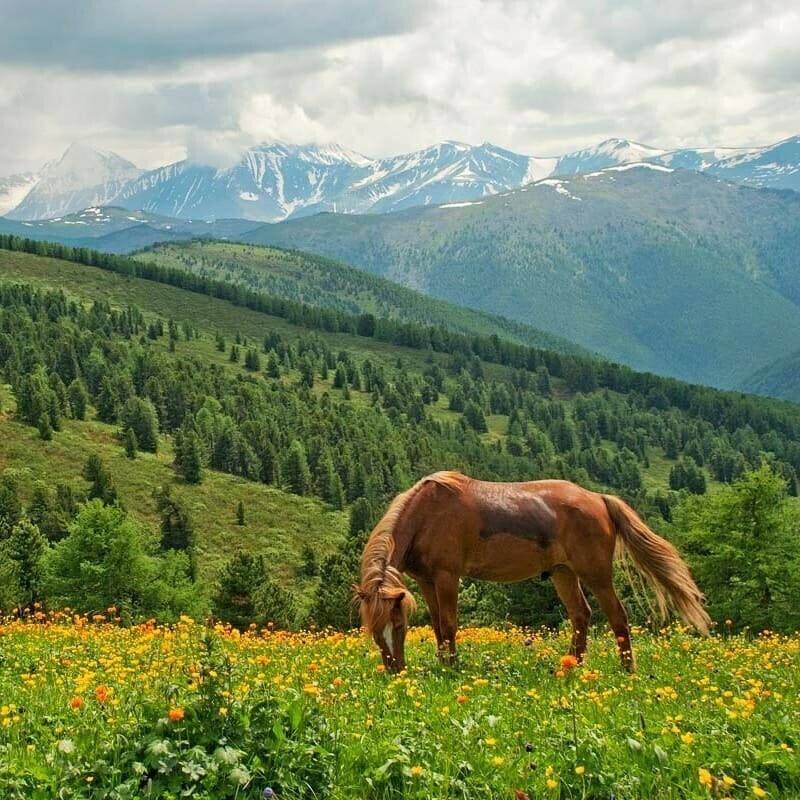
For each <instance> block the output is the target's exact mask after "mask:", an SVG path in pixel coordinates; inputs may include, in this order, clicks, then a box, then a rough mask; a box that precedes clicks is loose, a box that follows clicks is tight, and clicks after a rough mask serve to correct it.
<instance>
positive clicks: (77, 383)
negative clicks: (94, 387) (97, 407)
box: [67, 378, 89, 420]
mask: <svg viewBox="0 0 800 800" xmlns="http://www.w3.org/2000/svg"><path fill="white" fill-rule="evenodd" d="M67 398H68V399H69V406H70V409H71V411H72V416H73V418H74V419H80V420H83V419H86V406H87V405H88V404H89V393H88V392H87V391H86V384H85V383H84V382H83V381H82V380H81V379H80V378H76V379H75V380H74V381H72V383H71V384H70V385H69V387H68V388H67Z"/></svg>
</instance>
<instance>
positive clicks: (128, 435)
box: [122, 428, 139, 459]
mask: <svg viewBox="0 0 800 800" xmlns="http://www.w3.org/2000/svg"><path fill="white" fill-rule="evenodd" d="M122 446H123V447H124V448H125V455H126V456H127V457H128V458H130V459H134V458H136V453H137V451H138V450H139V446H138V443H137V441H136V434H135V433H134V432H133V428H125V432H124V433H123V434H122Z"/></svg>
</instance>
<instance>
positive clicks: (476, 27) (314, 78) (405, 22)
mask: <svg viewBox="0 0 800 800" xmlns="http://www.w3.org/2000/svg"><path fill="white" fill-rule="evenodd" d="M3 6H5V7H6V8H7V9H8V10H9V13H5V12H3V13H2V15H1V16H2V18H3V20H4V23H5V22H6V21H7V20H12V23H11V24H8V25H6V26H5V32H4V33H0V45H2V46H0V68H2V71H3V81H2V84H0V142H2V143H3V148H1V149H0V175H2V174H8V173H10V172H14V171H18V170H22V169H32V168H35V167H37V166H39V165H40V164H41V163H42V162H43V161H45V160H47V159H50V158H53V157H55V156H57V155H58V154H59V153H60V151H62V150H63V149H64V148H65V147H66V146H67V145H68V144H69V143H70V142H71V141H72V140H74V139H82V140H89V141H91V142H92V143H94V144H95V145H96V146H98V147H101V148H105V149H112V150H117V151H118V152H120V154H121V155H123V156H126V157H127V158H130V159H131V160H133V161H135V162H136V163H138V164H141V165H142V166H155V165H156V164H158V163H163V162H165V161H168V160H175V159H177V158H181V157H183V156H184V155H185V154H186V153H187V152H188V153H189V155H190V156H191V157H193V158H197V159H200V158H208V159H211V160H213V161H214V163H215V164H219V163H222V162H227V161H229V160H230V159H231V158H233V157H234V152H235V150H236V149H237V148H239V147H244V146H246V145H247V144H251V143H254V142H257V141H259V140H264V139H275V138H277V139H283V140H288V141H296V142H305V141H310V140H316V141H325V142H330V141H336V142H339V143H341V144H342V145H344V146H346V147H349V148H352V149H354V150H358V151H360V152H363V153H365V154H367V155H385V154H388V153H395V152H403V151H408V150H412V149H416V148H418V147H422V146H425V145H427V144H430V143H432V142H435V141H439V140H442V139H462V140H466V141H471V142H480V141H484V140H489V141H492V142H495V143H496V144H499V145H502V146H506V147H509V148H511V149H515V150H517V151H520V152H526V153H530V154H536V155H550V154H557V153H563V152H565V151H567V150H570V149H576V148H579V147H584V146H586V145H589V144H592V143H595V142H597V141H599V140H600V139H603V138H606V137H608V136H626V137H629V138H632V139H635V140H639V141H644V142H647V143H652V144H654V145H658V146H662V147H674V146H683V145H690V144H695V145H704V144H731V145H743V144H766V143H769V142H772V141H776V140H778V139H781V138H784V137H787V136H790V135H792V134H796V133H797V132H798V131H800V104H798V103H797V102H796V98H797V96H798V92H797V90H798V83H799V82H800V62H798V59H797V47H796V41H797V40H798V38H800V12H798V11H796V10H794V8H793V7H791V6H788V7H787V6H786V4H782V3H779V2H772V0H768V1H765V2H760V3H750V2H734V1H732V0H710V1H709V2H708V3H698V2H692V0H676V2H675V3H670V4H666V5H665V4H663V3H656V2H655V1H654V0H598V2H595V0H543V1H542V2H537V3H530V2H524V1H522V0H519V1H518V0H506V1H503V0H435V1H434V2H432V3H431V4H428V5H425V7H424V9H423V4H421V3H420V2H405V3H403V2H398V3H395V4H379V5H375V4H372V3H371V2H370V3H367V2H366V0H345V2H343V3H337V2H333V1H332V0H330V1H329V2H312V1H311V0H303V2H302V3H300V4H299V5H297V4H291V3H289V2H288V0H276V2H270V3H261V2H255V0H252V1H251V0H247V2H244V3H241V2H240V3H233V4H229V5H226V6H225V8H226V11H225V14H221V13H220V12H219V11H218V9H219V8H221V7H222V6H220V5H219V4H217V3H212V2H210V0H208V2H205V0H204V2H199V3H193V4H191V10H190V6H189V4H188V0H187V2H184V0H180V1H179V0H173V1H172V2H168V3H164V2H161V3H156V2H155V0H148V5H147V8H145V9H144V12H146V13H144V14H143V17H142V18H143V19H146V20H147V25H146V26H145V23H144V22H141V21H139V22H137V20H136V19H134V16H133V15H132V14H128V12H125V14H127V16H125V15H123V16H119V17H116V18H115V17H114V15H113V14H111V13H110V12H109V11H108V10H106V11H102V9H103V8H107V6H101V5H100V4H99V3H97V4H94V5H92V4H89V3H87V4H85V7H84V6H81V8H82V9H83V11H82V13H81V14H80V15H79V17H80V21H81V24H78V22H76V21H75V20H72V21H71V22H69V30H70V31H71V35H72V36H73V40H72V41H71V42H69V43H65V42H60V40H58V37H56V39H54V41H56V44H55V45H54V46H53V47H52V48H51V51H50V52H44V50H45V48H43V47H42V46H39V45H37V46H36V47H39V50H38V51H37V49H36V47H32V49H31V48H29V49H27V50H25V49H24V48H22V45H20V44H19V42H24V41H26V39H25V37H26V36H28V38H30V37H31V36H32V35H33V33H32V32H35V31H36V30H37V25H39V26H41V25H42V24H43V20H42V13H41V11H39V12H38V14H33V13H32V12H31V11H29V10H26V9H27V8H28V6H27V5H23V4H21V0H20V2H19V3H17V2H16V0H14V2H12V0H0V8H2V7H3ZM10 6H19V8H18V9H17V10H16V12H15V14H16V16H11V15H10V10H11V9H10ZM55 6H58V8H63V7H64V5H63V4H61V3H58V4H55ZM389 6H391V8H390V10H389V11H387V10H386V8H389ZM37 7H38V8H41V5H40V4H37ZM89 7H91V8H94V9H95V10H97V9H100V11H98V14H99V16H98V17H97V18H96V19H94V20H91V19H90V17H89V15H88V12H86V11H85V8H89ZM385 7H386V8H385ZM58 8H56V9H55V10H54V11H53V14H52V16H53V24H54V25H55V24H56V23H57V22H58V20H59V19H62V17H63V16H64V13H66V12H62V11H59V10H58ZM130 8H132V7H130ZM370 8H377V9H380V13H377V15H376V16H374V17H373V18H369V19H366V18H365V17H367V16H368V14H369V12H368V10H367V9H370ZM140 10H141V9H140V8H139V6H137V13H139V11H140ZM121 13H122V12H121ZM37 16H38V19H37V18H36V17H37ZM62 21H63V20H62ZM145 28H147V30H152V31H155V33H153V35H152V36H151V37H150V38H149V39H147V37H146V36H145V33H146V30H145ZM212 32H213V33H212ZM15 36H16V38H14V37H15ZM3 37H5V38H3ZM12 38H14V42H16V43H13V42H11V41H10V40H11V39H12ZM100 39H102V40H103V41H106V40H107V41H108V42H111V43H112V44H113V47H112V46H111V45H104V46H103V47H101V48H99V50H97V51H96V52H94V56H92V52H93V51H92V48H91V46H90V45H92V43H96V42H97V41H99V40H100ZM41 40H42V41H46V40H47V37H44V36H42V37H41ZM142 48H144V50H142ZM115 53H116V55H115ZM115 58H116V62H115ZM145 62H146V63H145Z"/></svg>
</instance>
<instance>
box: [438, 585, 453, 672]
mask: <svg viewBox="0 0 800 800" xmlns="http://www.w3.org/2000/svg"><path fill="white" fill-rule="evenodd" d="M434 585H435V587H436V605H437V606H438V608H439V635H440V637H441V639H440V641H439V653H438V655H439V660H440V661H441V662H442V663H443V664H447V665H449V666H451V667H452V666H455V664H456V630H457V628H458V576H457V575H450V574H448V573H440V574H439V575H437V576H436V579H435V581H434Z"/></svg>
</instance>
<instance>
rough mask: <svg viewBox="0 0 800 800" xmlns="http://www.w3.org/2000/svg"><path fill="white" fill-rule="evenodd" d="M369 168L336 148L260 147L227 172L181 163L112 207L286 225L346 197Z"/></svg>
mask: <svg viewBox="0 0 800 800" xmlns="http://www.w3.org/2000/svg"><path fill="white" fill-rule="evenodd" d="M371 163H372V162H371V161H370V160H369V159H368V158H365V157H364V156H362V155H359V154H358V153H354V152H352V151H349V150H345V149H344V148H342V147H338V146H330V147H317V146H306V147H300V146H296V145H287V144H283V143H276V144H270V145H262V146H259V147H253V148H250V149H249V150H248V151H247V152H246V153H245V154H244V156H243V158H242V159H241V161H239V163H238V164H236V165H234V166H233V167H230V168H228V169H222V170H220V169H215V168H214V167H208V166H204V165H202V164H195V163H192V162H190V161H180V162H178V163H176V164H169V165H167V166H166V167H161V168H159V169H155V170H151V171H150V172H146V173H144V174H143V175H141V176H140V177H139V178H138V179H137V180H134V181H131V182H129V183H128V184H127V185H126V186H125V187H124V189H123V190H122V191H121V192H120V193H119V194H118V195H117V196H116V197H115V198H114V204H115V205H120V206H124V207H126V208H136V209H144V210H146V211H150V212H152V213H155V214H163V215H166V216H170V217H180V218H184V219H223V218H232V217H240V218H244V219H254V220H264V221H273V220H279V219H286V218H287V217H289V216H292V215H293V214H294V213H296V212H297V211H299V210H301V209H303V208H305V207H309V206H312V207H313V206H316V205H317V204H320V203H324V202H325V201H326V200H327V199H329V198H335V197H337V196H338V195H340V194H342V193H343V192H345V191H347V189H348V188H349V187H350V186H351V185H352V184H353V183H354V182H356V181H358V180H360V179H361V178H362V177H363V176H364V175H366V174H367V172H368V170H369V166H370V164H371Z"/></svg>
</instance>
